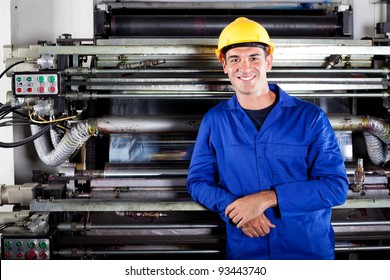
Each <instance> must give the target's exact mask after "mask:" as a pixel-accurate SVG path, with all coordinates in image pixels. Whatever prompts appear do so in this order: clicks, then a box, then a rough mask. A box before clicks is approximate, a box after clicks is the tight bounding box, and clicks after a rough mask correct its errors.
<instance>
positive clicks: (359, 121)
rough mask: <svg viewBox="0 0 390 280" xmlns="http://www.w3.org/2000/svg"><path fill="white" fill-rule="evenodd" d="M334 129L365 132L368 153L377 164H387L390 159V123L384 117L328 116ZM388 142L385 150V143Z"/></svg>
mask: <svg viewBox="0 0 390 280" xmlns="http://www.w3.org/2000/svg"><path fill="white" fill-rule="evenodd" d="M328 118H329V121H330V123H331V125H332V127H333V129H334V130H350V131H361V132H363V135H364V139H365V140H366V146H367V153H368V156H369V158H370V160H371V161H372V163H373V164H375V165H380V164H385V163H386V162H388V161H389V160H390V151H389V144H390V125H389V124H388V123H387V122H386V121H385V120H383V119H379V118H374V117H371V116H353V115H345V116H337V115H332V116H328ZM382 142H383V143H385V144H387V146H386V150H385V151H384V150H383V143H382Z"/></svg>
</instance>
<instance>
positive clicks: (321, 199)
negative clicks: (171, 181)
mask: <svg viewBox="0 0 390 280" xmlns="http://www.w3.org/2000/svg"><path fill="white" fill-rule="evenodd" d="M269 87H270V89H271V90H272V91H273V92H275V93H276V95H277V103H276V104H275V107H274V108H273V109H272V111H271V112H270V114H269V115H268V117H267V118H266V120H265V121H264V123H263V125H262V127H261V128H260V131H257V129H256V128H255V126H254V124H253V122H252V121H251V119H250V117H249V116H248V115H247V113H246V112H245V110H244V109H243V108H242V107H241V106H240V105H239V103H238V100H237V97H236V95H234V96H233V97H232V98H230V99H229V100H227V101H223V102H221V103H219V104H218V105H216V106H215V107H214V108H212V109H211V110H210V111H209V112H207V113H206V115H205V116H204V118H203V120H202V123H201V126H200V129H199V132H198V136H197V140H196V143H195V147H194V151H193V154H192V159H191V164H190V168H189V173H188V179H187V190H188V191H189V193H190V195H191V196H192V198H193V199H194V200H195V201H197V202H199V203H200V204H202V205H204V206H205V207H206V208H208V209H210V210H212V211H215V212H218V213H219V214H220V215H221V217H222V219H224V220H225V222H226V231H227V232H226V234H227V236H226V237H227V241H226V257H227V258H228V259H333V258H334V245H335V241H334V232H333V229H332V226H331V211H332V210H331V208H332V207H333V206H336V205H341V204H343V203H344V202H345V200H346V197H347V191H348V179H347V175H346V171H345V166H344V160H343V157H342V155H341V153H340V149H339V146H338V143H337V139H336V137H335V134H334V131H333V129H332V127H331V125H330V123H329V120H328V118H327V116H326V114H325V113H324V111H322V109H321V108H319V107H318V106H316V105H314V104H312V103H309V102H306V101H303V100H300V99H298V98H295V97H292V96H289V95H288V94H286V93H285V92H284V91H283V90H282V89H281V88H280V87H278V86H277V85H272V84H270V85H269ZM270 189H273V190H275V192H276V195H277V200H278V206H277V207H274V208H269V209H267V210H266V211H265V215H266V216H267V217H268V219H269V220H270V221H271V222H272V223H273V224H274V225H276V228H274V229H271V232H270V233H269V234H268V235H266V236H264V237H258V238H250V237H247V236H246V235H245V234H244V233H243V232H242V230H241V229H238V228H236V227H235V226H234V225H231V224H229V222H228V218H227V217H226V216H225V214H224V211H225V208H226V207H227V206H228V205H229V204H230V203H232V202H233V201H235V200H236V199H237V198H240V197H243V196H245V195H248V194H252V193H256V192H259V191H263V190H270Z"/></svg>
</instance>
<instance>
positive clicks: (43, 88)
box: [12, 71, 62, 97]
mask: <svg viewBox="0 0 390 280" xmlns="http://www.w3.org/2000/svg"><path fill="white" fill-rule="evenodd" d="M60 74H61V73H60V72H58V71H44V72H15V73H13V75H12V90H13V94H14V96H19V97H29V96H42V97H43V96H57V95H59V94H60V93H61V86H62V85H61V75H60Z"/></svg>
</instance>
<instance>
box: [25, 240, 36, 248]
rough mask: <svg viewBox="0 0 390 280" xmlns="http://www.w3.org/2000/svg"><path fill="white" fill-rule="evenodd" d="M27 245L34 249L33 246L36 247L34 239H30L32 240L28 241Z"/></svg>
mask: <svg viewBox="0 0 390 280" xmlns="http://www.w3.org/2000/svg"><path fill="white" fill-rule="evenodd" d="M27 246H28V248H30V249H32V248H34V247H35V242H34V241H30V242H28V243H27Z"/></svg>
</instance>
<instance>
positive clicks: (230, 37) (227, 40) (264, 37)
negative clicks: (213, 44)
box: [215, 17, 274, 61]
mask: <svg viewBox="0 0 390 280" xmlns="http://www.w3.org/2000/svg"><path fill="white" fill-rule="evenodd" d="M244 43H257V45H258V46H263V47H264V49H265V50H266V51H267V52H268V53H269V54H272V53H273V52H274V44H273V43H272V42H271V40H270V38H269V35H268V32H267V30H265V28H264V27H263V26H262V25H261V24H259V23H257V22H256V21H253V20H250V19H247V18H245V17H239V18H237V19H236V20H235V21H233V22H232V23H230V24H228V25H227V26H226V27H225V28H224V29H223V30H222V32H221V34H220V35H219V39H218V49H217V50H216V51H215V54H216V55H217V58H218V59H219V61H221V60H222V57H223V55H224V53H225V52H226V48H227V47H230V48H233V47H238V46H239V45H241V44H244Z"/></svg>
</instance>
